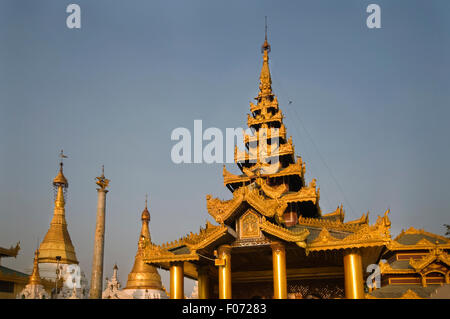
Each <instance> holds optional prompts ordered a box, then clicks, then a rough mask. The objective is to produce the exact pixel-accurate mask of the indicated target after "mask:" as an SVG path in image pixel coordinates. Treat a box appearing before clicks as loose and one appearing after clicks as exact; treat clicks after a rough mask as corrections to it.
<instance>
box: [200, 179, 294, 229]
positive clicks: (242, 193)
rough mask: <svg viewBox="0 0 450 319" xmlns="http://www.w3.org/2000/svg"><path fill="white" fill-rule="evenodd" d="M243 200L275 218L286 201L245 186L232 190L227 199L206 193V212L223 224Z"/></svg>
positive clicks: (284, 207) (278, 215) (278, 216)
mask: <svg viewBox="0 0 450 319" xmlns="http://www.w3.org/2000/svg"><path fill="white" fill-rule="evenodd" d="M244 201H245V202H247V203H248V204H249V205H250V206H252V207H253V208H254V209H255V210H256V211H257V212H259V213H260V214H261V215H263V216H265V217H274V216H275V217H276V218H280V217H281V216H282V215H283V213H284V211H285V210H286V207H287V202H286V201H283V200H277V199H270V198H265V197H264V196H262V195H260V194H259V191H258V190H257V189H253V190H249V189H248V187H246V186H243V187H240V188H239V189H237V190H236V191H234V193H233V198H232V199H231V200H227V201H222V200H220V199H218V198H212V196H211V195H207V196H206V202H207V203H206V207H207V209H208V213H209V214H210V215H211V216H212V217H213V218H214V219H215V220H216V222H218V223H219V224H223V223H224V222H225V221H227V220H228V219H229V218H230V217H231V216H232V215H233V214H234V212H235V211H236V210H237V209H238V208H239V206H240V205H241V204H242V203H243V202H244Z"/></svg>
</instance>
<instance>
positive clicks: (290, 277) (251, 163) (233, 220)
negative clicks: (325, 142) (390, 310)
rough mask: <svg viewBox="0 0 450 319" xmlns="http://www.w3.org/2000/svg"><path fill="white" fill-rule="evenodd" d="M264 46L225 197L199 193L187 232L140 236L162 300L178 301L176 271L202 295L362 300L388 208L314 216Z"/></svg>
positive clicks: (312, 186) (386, 237) (385, 231)
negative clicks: (199, 208) (194, 224)
mask: <svg viewBox="0 0 450 319" xmlns="http://www.w3.org/2000/svg"><path fill="white" fill-rule="evenodd" d="M270 50H271V47H270V44H269V42H268V40H267V29H266V35H265V40H264V43H263V45H262V54H263V61H262V62H263V63H262V69H261V73H260V83H259V93H258V95H257V97H256V98H255V100H256V104H254V103H252V102H250V111H251V115H248V116H247V124H248V127H249V129H250V130H251V132H252V134H245V135H244V144H245V147H246V149H245V150H239V149H238V148H237V147H236V148H235V163H236V164H237V166H238V168H239V169H240V171H241V174H239V175H235V174H232V173H230V172H229V171H228V170H227V169H226V168H225V167H224V168H223V178H224V185H225V186H226V187H227V188H228V189H229V190H230V191H231V192H232V198H231V199H228V200H222V199H219V198H213V197H212V196H211V195H207V196H206V207H207V210H208V213H209V214H210V215H211V216H212V217H213V218H214V220H215V221H216V222H217V225H213V224H211V223H209V222H207V224H206V227H204V228H200V231H199V232H198V233H196V234H194V233H190V234H188V235H186V236H184V237H182V238H180V239H179V240H175V241H173V242H170V243H166V244H162V245H154V244H153V243H151V241H149V240H144V241H143V242H142V243H141V246H142V252H143V253H142V254H143V261H144V262H146V263H149V264H153V265H157V266H159V267H161V268H163V269H166V270H170V297H171V298H174V299H178V298H184V293H183V285H184V284H183V278H184V277H188V278H191V279H194V280H198V294H199V298H200V299H206V298H221V299H230V298H275V299H285V298H288V297H289V298H316V297H317V298H355V299H356V298H364V297H365V291H364V276H365V269H366V268H367V266H368V265H370V264H373V263H377V262H378V260H379V258H380V256H381V253H382V251H383V249H384V248H385V246H386V245H387V244H388V243H389V242H390V233H389V230H390V220H389V218H388V213H389V211H386V212H385V214H384V215H383V216H379V217H378V218H377V220H376V222H375V223H374V224H373V225H369V219H368V214H363V215H362V216H361V218H359V219H357V220H354V221H350V222H344V216H345V212H344V210H343V207H342V205H341V206H338V207H337V209H336V210H335V211H334V212H331V213H329V214H325V215H322V212H321V209H320V206H319V199H320V190H319V189H318V188H317V185H316V180H315V179H313V180H312V181H311V182H309V183H306V181H305V164H304V163H303V161H302V159H301V158H300V157H298V158H297V159H296V156H295V149H294V144H293V142H292V138H291V137H289V138H287V135H286V127H285V125H284V123H283V118H284V116H283V114H282V112H281V109H280V108H279V104H278V99H277V97H276V96H275V94H274V93H273V91H272V79H271V74H270V69H269V52H270Z"/></svg>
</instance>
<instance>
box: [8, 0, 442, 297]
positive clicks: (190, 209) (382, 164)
mask: <svg viewBox="0 0 450 319" xmlns="http://www.w3.org/2000/svg"><path fill="white" fill-rule="evenodd" d="M70 3H73V2H69V1H60V0H53V1H44V0H42V1H31V0H29V1H17V0H15V1H11V0H7V1H2V2H1V3H0V46H1V48H2V49H1V50H0V245H1V246H9V245H10V244H15V243H16V242H17V241H19V240H20V241H21V244H22V250H21V252H20V255H19V256H18V257H17V259H16V260H3V261H2V263H3V264H4V265H7V266H10V267H12V268H15V269H19V270H29V268H30V266H31V264H32V258H33V253H32V252H33V250H34V249H35V248H36V245H37V242H38V240H42V238H43V237H44V235H45V233H46V231H47V229H48V226H49V223H50V220H51V216H52V211H53V193H52V188H51V181H52V179H53V177H54V176H55V175H56V173H57V169H58V157H57V155H58V153H59V151H60V149H64V151H65V153H67V155H68V156H69V159H67V160H66V164H65V174H66V177H67V178H68V180H69V184H70V186H69V195H68V202H67V206H66V207H67V209H66V215H67V221H68V224H69V232H70V234H71V237H72V241H73V243H74V244H75V247H76V252H77V256H78V259H79V260H80V263H81V266H82V268H83V269H84V271H85V272H86V273H87V276H88V278H89V279H90V270H91V260H92V250H93V240H94V229H95V214H96V196H97V195H96V190H95V188H96V186H95V181H94V178H95V176H98V175H99V173H100V170H101V165H102V164H104V165H105V173H106V176H107V177H108V178H110V179H111V184H110V185H111V189H110V192H109V193H108V198H107V222H106V223H107V224H106V243H105V245H106V246H105V276H108V275H110V273H111V272H112V267H113V264H114V263H115V262H117V263H118V265H119V275H120V278H121V281H122V284H125V282H126V276H127V274H128V272H129V271H130V270H131V267H132V264H133V261H134V255H135V253H136V249H137V240H138V234H139V229H140V219H139V218H140V214H141V211H142V209H143V208H144V200H145V194H146V193H148V194H149V209H150V213H151V218H152V219H151V224H150V229H151V234H152V239H153V241H154V242H156V243H162V242H166V241H168V240H172V239H175V238H178V237H180V236H182V235H184V234H186V233H189V232H190V231H198V228H199V227H200V226H201V225H204V223H205V221H206V220H207V219H209V220H210V221H211V220H212V219H211V218H209V215H208V214H207V211H206V201H205V196H206V194H213V195H214V196H218V197H221V198H230V194H229V192H228V190H227V189H226V188H225V187H224V186H223V182H222V167H221V164H214V165H206V164H184V165H183V164H182V165H176V164H174V163H172V161H171V159H170V150H171V148H172V146H173V145H174V142H173V141H171V140H170V134H171V132H172V130H173V129H175V128H177V127H186V128H188V129H191V130H192V129H193V124H194V120H195V119H201V120H202V121H203V127H204V128H207V127H218V128H220V129H223V130H225V128H227V127H244V126H245V124H246V113H249V105H248V102H249V101H250V100H251V99H252V98H253V97H255V96H256V94H257V92H258V78H259V72H260V68H261V63H262V57H261V53H260V46H261V44H262V42H263V40H264V16H268V22H269V42H270V44H271V45H272V52H271V54H270V68H271V71H272V79H273V88H274V92H275V93H276V94H277V96H278V99H279V102H280V107H281V109H282V111H283V113H284V115H285V116H286V119H285V124H286V126H287V130H288V134H289V135H292V136H293V140H294V144H295V149H296V153H297V155H300V156H302V157H303V159H304V160H305V161H306V169H307V179H308V181H309V180H311V178H314V177H315V178H317V182H318V186H319V187H320V190H321V207H322V211H323V212H324V213H326V212H331V211H332V210H334V209H335V208H336V206H338V205H340V204H341V203H342V204H343V205H344V209H345V210H346V218H347V220H351V219H356V218H359V217H360V216H361V215H362V214H363V213H366V212H367V211H368V210H369V211H370V212H371V214H370V219H371V222H374V221H375V219H376V216H377V215H379V214H382V213H384V211H385V210H386V209H387V208H390V209H391V215H390V218H391V220H392V234H393V235H397V234H398V233H399V232H400V231H401V229H402V228H405V229H406V228H409V227H410V226H414V227H416V228H425V229H426V230H428V231H431V232H435V233H439V234H443V233H444V227H443V226H442V224H444V223H450V220H449V219H450V218H449V212H450V196H449V195H450V185H449V183H448V180H449V179H450V170H449V169H448V163H449V162H450V147H449V141H448V139H449V136H450V126H449V125H448V118H449V117H450V110H449V101H450V85H449V83H450V72H449V71H450V58H449V57H450V40H449V31H450V3H449V2H448V1H437V0H435V1H427V2H424V1H363V0H358V1H356V0H355V1H350V0H349V1H339V2H338V1H312V0H309V1H283V2H280V1H277V2H275V1H245V2H243V1H227V2H218V1H193V0H189V1H170V2H168V1H151V2H150V1H126V2H125V1H100V0H98V1H85V0H79V1H76V2H75V3H77V4H79V5H80V7H81V15H82V16H81V19H82V28H81V29H80V30H73V29H68V28H67V27H66V24H65V20H66V17H67V15H68V14H67V13H66V12H65V11H66V10H65V9H66V7H67V5H68V4H70ZM370 3H377V4H379V5H380V7H381V21H382V22H381V23H382V28H381V29H377V30H375V29H368V28H367V27H366V24H365V21H366V17H367V16H368V14H367V13H366V7H367V6H368V5H369V4H370ZM288 101H292V104H289V105H288ZM227 168H228V169H229V170H230V171H233V172H237V168H236V167H234V165H228V166H227ZM163 280H164V281H165V284H166V286H168V281H167V276H166V275H165V274H163ZM186 286H187V289H189V288H191V287H192V285H191V283H188V284H187V285H186Z"/></svg>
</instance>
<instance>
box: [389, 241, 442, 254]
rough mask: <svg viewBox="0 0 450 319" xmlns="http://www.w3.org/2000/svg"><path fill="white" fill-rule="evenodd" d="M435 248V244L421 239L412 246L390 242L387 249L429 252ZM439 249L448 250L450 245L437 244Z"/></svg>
mask: <svg viewBox="0 0 450 319" xmlns="http://www.w3.org/2000/svg"><path fill="white" fill-rule="evenodd" d="M435 247H436V244H433V243H432V242H430V241H428V240H426V239H422V240H420V241H418V242H417V243H416V244H414V245H404V244H400V243H399V242H397V241H396V240H395V239H394V240H392V241H391V242H390V243H389V244H388V246H387V248H388V249H389V250H391V251H402V250H431V249H434V248H435ZM438 247H439V248H441V249H450V243H449V244H439V245H438Z"/></svg>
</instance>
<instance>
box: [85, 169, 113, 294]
mask: <svg viewBox="0 0 450 319" xmlns="http://www.w3.org/2000/svg"><path fill="white" fill-rule="evenodd" d="M96 179H97V182H96V184H97V185H98V186H100V187H99V188H97V197H98V198H97V222H96V225H95V240H94V257H93V258H92V275H91V290H90V293H89V297H90V298H91V299H102V292H103V285H102V284H103V258H104V252H105V207H106V193H108V190H107V189H106V188H107V187H108V185H109V179H107V178H105V170H104V167H103V166H102V175H101V176H99V177H96Z"/></svg>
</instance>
